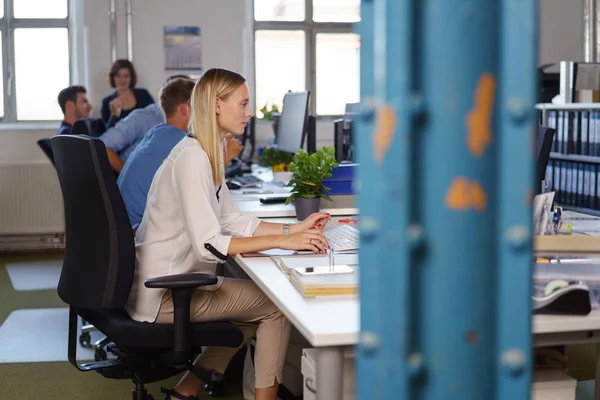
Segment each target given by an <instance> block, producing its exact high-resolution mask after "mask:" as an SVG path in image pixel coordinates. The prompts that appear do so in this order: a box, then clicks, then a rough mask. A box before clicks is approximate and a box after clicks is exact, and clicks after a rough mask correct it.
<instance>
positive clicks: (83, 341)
mask: <svg viewBox="0 0 600 400" xmlns="http://www.w3.org/2000/svg"><path fill="white" fill-rule="evenodd" d="M91 343H92V337H91V336H90V333H89V332H85V333H82V334H81V335H79V344H80V345H82V346H83V347H90V344H91Z"/></svg>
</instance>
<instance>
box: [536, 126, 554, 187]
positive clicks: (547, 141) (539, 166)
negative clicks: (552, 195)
mask: <svg viewBox="0 0 600 400" xmlns="http://www.w3.org/2000/svg"><path fill="white" fill-rule="evenodd" d="M555 132H556V130H555V129H554V128H549V127H547V126H540V127H539V128H538V137H537V140H536V160H535V185H536V186H537V187H536V189H535V193H536V194H540V193H541V192H542V182H543V181H544V180H545V179H546V166H547V165H548V160H549V159H550V151H551V150H552V141H553V140H554V134H555Z"/></svg>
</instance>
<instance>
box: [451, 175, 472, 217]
mask: <svg viewBox="0 0 600 400" xmlns="http://www.w3.org/2000/svg"><path fill="white" fill-rule="evenodd" d="M470 188H471V184H470V182H469V181H468V180H466V179H465V178H456V179H455V180H454V181H452V183H451V184H450V188H449V189H448V192H447V193H446V204H447V205H448V207H450V208H451V209H453V210H466V209H468V208H469V207H470V206H471V190H470Z"/></svg>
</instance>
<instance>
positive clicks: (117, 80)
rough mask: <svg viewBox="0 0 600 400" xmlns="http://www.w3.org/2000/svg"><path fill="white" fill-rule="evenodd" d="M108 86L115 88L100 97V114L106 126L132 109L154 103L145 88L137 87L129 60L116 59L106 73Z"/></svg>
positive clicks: (135, 77) (120, 118)
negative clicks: (103, 96) (112, 91)
mask: <svg viewBox="0 0 600 400" xmlns="http://www.w3.org/2000/svg"><path fill="white" fill-rule="evenodd" d="M108 81H109V82H110V87H112V88H115V89H116V90H115V91H114V93H112V94H111V95H109V96H106V97H105V98H104V99H102V109H101V115H102V119H103V120H104V123H105V124H106V126H107V127H111V126H114V125H115V124H116V123H117V122H118V121H120V120H122V119H124V118H126V117H127V116H128V115H129V114H130V113H131V112H132V111H133V110H135V109H138V108H144V107H147V106H149V105H150V104H153V103H154V99H153V98H152V96H151V95H150V93H148V91H147V90H146V89H138V88H136V87H135V85H136V84H137V74H136V72H135V68H134V66H133V64H132V63H131V61H129V60H117V61H115V62H114V63H113V65H112V67H111V68H110V73H109V74H108Z"/></svg>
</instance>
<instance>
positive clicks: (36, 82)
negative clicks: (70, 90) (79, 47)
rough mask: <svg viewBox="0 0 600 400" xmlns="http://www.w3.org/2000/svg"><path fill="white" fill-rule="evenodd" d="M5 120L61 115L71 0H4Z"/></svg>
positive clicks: (0, 113) (1, 67) (0, 34)
mask: <svg viewBox="0 0 600 400" xmlns="http://www.w3.org/2000/svg"><path fill="white" fill-rule="evenodd" d="M0 5H1V7H0V11H1V12H0V43H1V46H2V52H1V55H0V79H1V80H2V87H1V89H0V93H2V98H3V99H4V101H3V102H0V118H1V120H2V122H16V121H52V120H61V119H62V112H61V110H60V107H59V106H58V103H57V101H56V97H57V95H58V92H59V91H60V90H61V89H63V88H65V87H67V86H69V84H70V68H69V66H70V51H69V29H68V27H69V0H0Z"/></svg>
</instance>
